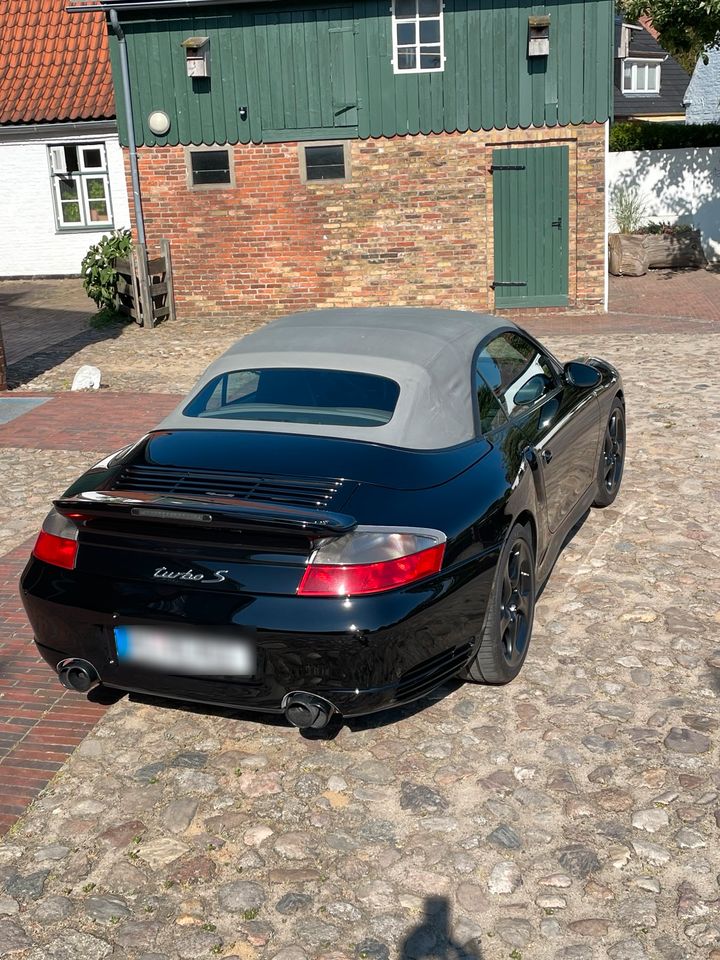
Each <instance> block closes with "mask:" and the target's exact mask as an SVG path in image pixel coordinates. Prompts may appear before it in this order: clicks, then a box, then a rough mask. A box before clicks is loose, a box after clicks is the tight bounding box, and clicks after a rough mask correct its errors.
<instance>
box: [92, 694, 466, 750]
mask: <svg viewBox="0 0 720 960" xmlns="http://www.w3.org/2000/svg"><path fill="white" fill-rule="evenodd" d="M463 683H464V681H462V680H459V679H457V680H455V679H454V680H449V681H446V682H445V683H443V684H442V685H441V686H439V687H437V688H436V689H435V690H433V691H431V693H429V694H427V695H426V696H424V697H422V698H421V699H420V700H414V701H413V702H412V703H407V704H403V705H402V706H397V707H388V709H386V710H379V711H378V712H377V713H371V714H368V715H366V716H363V717H339V716H335V717H334V718H333V719H332V720H331V721H330V723H329V724H328V725H327V726H326V727H323V728H322V729H320V730H298V733H299V734H300V736H302V737H304V738H305V739H306V740H334V739H335V738H336V737H337V736H338V734H339V733H340V731H341V730H342V729H343V727H347V729H348V730H350V731H351V732H353V733H360V732H362V731H364V730H375V729H378V728H380V727H385V726H390V725H392V724H395V723H397V722H398V721H399V720H406V719H408V718H409V717H412V716H414V715H415V714H417V713H422V712H423V711H424V710H427V708H428V707H430V706H432V705H433V704H434V703H438V702H439V701H440V700H444V699H445V697H449V696H450V695H451V694H453V693H455V691H456V690H458V689H460V687H462V686H463ZM125 695H126V694H125V692H124V691H122V690H111V689H109V688H107V687H97V688H96V689H95V690H93V691H92V692H91V693H90V694H89V695H88V699H92V700H93V702H95V703H103V704H111V703H116V702H117V701H118V700H121V699H122V698H123V697H124V696H125ZM127 697H128V700H130V702H131V703H144V704H148V705H150V706H155V707H163V709H166V710H180V711H182V712H183V713H200V714H203V715H204V716H207V717H222V718H224V719H227V720H238V721H248V722H252V723H259V724H262V725H263V726H267V727H283V728H285V729H286V730H292V729H295V728H294V727H293V725H292V724H291V723H289V721H287V720H286V719H285V716H284V715H283V714H279V713H260V712H256V711H254V710H236V709H234V708H232V707H214V706H212V704H205V703H192V702H191V701H187V700H172V699H169V698H168V699H165V698H163V697H153V696H150V695H148V694H144V693H133V692H131V693H127ZM95 698H98V699H95Z"/></svg>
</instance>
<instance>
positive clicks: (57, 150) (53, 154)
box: [50, 147, 67, 173]
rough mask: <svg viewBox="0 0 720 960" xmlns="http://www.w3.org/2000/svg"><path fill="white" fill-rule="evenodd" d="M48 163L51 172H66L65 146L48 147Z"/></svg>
mask: <svg viewBox="0 0 720 960" xmlns="http://www.w3.org/2000/svg"><path fill="white" fill-rule="evenodd" d="M50 165H51V166H52V171H53V173H67V167H66V166H65V147H50Z"/></svg>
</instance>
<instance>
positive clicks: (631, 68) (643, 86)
mask: <svg viewBox="0 0 720 960" xmlns="http://www.w3.org/2000/svg"><path fill="white" fill-rule="evenodd" d="M622 92H623V93H660V64H659V63H658V61H657V60H630V59H627V60H624V61H623V79H622Z"/></svg>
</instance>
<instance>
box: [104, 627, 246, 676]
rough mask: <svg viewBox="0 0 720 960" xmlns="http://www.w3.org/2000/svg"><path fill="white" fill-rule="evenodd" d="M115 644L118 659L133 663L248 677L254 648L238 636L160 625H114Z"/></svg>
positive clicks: (162, 668) (166, 668) (175, 671)
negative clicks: (175, 628)
mask: <svg viewBox="0 0 720 960" xmlns="http://www.w3.org/2000/svg"><path fill="white" fill-rule="evenodd" d="M115 648H116V649H117V656H118V660H119V661H120V662H121V663H136V664H138V665H140V666H144V667H154V668H155V669H157V670H166V671H168V672H169V673H188V674H196V675H197V674H208V675H218V674H222V675H227V674H231V675H234V676H238V677H250V676H252V675H253V673H254V672H255V650H254V649H253V646H252V644H251V643H249V642H248V641H247V640H241V639H238V638H237V636H232V635H227V634H226V635H224V636H223V635H221V634H213V635H212V636H203V635H202V634H199V633H195V632H194V631H191V630H182V629H181V630H172V629H170V630H167V629H164V628H162V627H147V626H141V627H115Z"/></svg>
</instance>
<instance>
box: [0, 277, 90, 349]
mask: <svg viewBox="0 0 720 960" xmlns="http://www.w3.org/2000/svg"><path fill="white" fill-rule="evenodd" d="M96 309H97V308H96V307H95V304H94V303H93V302H92V300H89V299H88V297H87V296H86V295H85V292H84V290H83V288H82V284H81V283H80V281H79V280H77V279H62V280H57V279H56V280H0V318H1V320H2V334H3V341H4V343H5V351H6V356H7V362H8V363H16V362H17V361H19V360H21V359H22V358H23V357H27V356H29V355H30V354H33V353H36V352H37V351H38V350H41V349H45V348H47V347H49V346H51V345H53V344H57V343H59V342H61V341H63V340H66V339H68V337H72V336H75V335H77V334H80V333H83V332H85V331H86V330H87V329H88V321H89V319H90V317H91V316H92V315H93V314H94V313H95V311H96Z"/></svg>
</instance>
